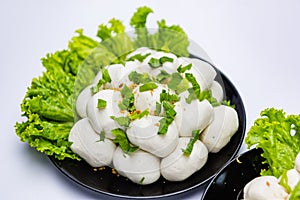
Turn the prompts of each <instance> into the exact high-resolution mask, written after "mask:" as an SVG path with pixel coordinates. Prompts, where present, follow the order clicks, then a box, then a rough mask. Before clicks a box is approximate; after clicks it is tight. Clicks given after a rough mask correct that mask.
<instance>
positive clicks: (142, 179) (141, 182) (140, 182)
mask: <svg viewBox="0 0 300 200" xmlns="http://www.w3.org/2000/svg"><path fill="white" fill-rule="evenodd" d="M144 180H145V177H144V176H143V177H142V178H141V180H140V181H139V184H143V182H144Z"/></svg>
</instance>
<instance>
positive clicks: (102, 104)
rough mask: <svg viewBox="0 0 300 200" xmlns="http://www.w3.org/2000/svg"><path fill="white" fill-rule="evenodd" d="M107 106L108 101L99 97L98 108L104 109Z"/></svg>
mask: <svg viewBox="0 0 300 200" xmlns="http://www.w3.org/2000/svg"><path fill="white" fill-rule="evenodd" d="M105 107H106V101H105V100H103V99H98V104H97V108H99V109H104V108H105Z"/></svg>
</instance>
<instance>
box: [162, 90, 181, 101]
mask: <svg viewBox="0 0 300 200" xmlns="http://www.w3.org/2000/svg"><path fill="white" fill-rule="evenodd" d="M159 100H160V102H163V101H168V102H170V103H171V104H174V103H176V102H178V101H179V100H180V97H179V96H177V95H176V94H169V93H167V91H166V90H162V92H161V93H160V98H159Z"/></svg>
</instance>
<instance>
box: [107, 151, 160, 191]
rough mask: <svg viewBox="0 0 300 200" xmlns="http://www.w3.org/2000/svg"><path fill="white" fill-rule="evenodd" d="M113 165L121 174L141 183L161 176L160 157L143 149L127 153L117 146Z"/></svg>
mask: <svg viewBox="0 0 300 200" xmlns="http://www.w3.org/2000/svg"><path fill="white" fill-rule="evenodd" d="M113 166H114V168H115V169H116V170H117V171H118V173H119V174H121V175H122V176H125V177H127V178H129V179H130V180H131V181H132V182H134V183H138V184H141V185H147V184H150V183H154V182H155V181H157V180H158V179H159V177H160V159H159V158H158V157H156V156H154V155H152V154H150V153H148V152H145V151H143V150H137V151H135V152H132V153H130V154H126V153H124V152H123V150H122V149H121V148H120V147H117V149H116V151H115V154H114V156H113Z"/></svg>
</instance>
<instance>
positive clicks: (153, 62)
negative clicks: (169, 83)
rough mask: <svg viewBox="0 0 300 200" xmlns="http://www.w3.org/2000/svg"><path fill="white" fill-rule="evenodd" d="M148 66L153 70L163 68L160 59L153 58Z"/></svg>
mask: <svg viewBox="0 0 300 200" xmlns="http://www.w3.org/2000/svg"><path fill="white" fill-rule="evenodd" d="M148 64H149V65H150V67H152V68H158V67H161V63H160V61H159V59H157V58H151V59H150V60H149V62H148Z"/></svg>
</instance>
